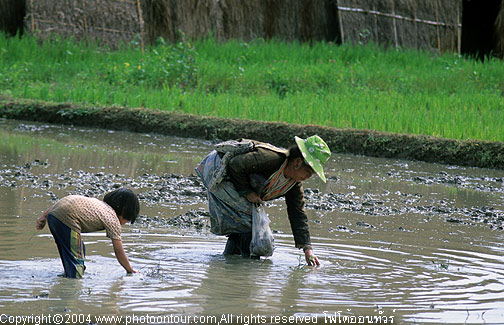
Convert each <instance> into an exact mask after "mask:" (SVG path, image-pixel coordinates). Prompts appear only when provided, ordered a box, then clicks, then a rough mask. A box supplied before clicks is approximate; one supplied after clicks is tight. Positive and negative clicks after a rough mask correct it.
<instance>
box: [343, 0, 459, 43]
mask: <svg viewBox="0 0 504 325" xmlns="http://www.w3.org/2000/svg"><path fill="white" fill-rule="evenodd" d="M337 10H338V17H339V24H340V33H341V36H342V41H343V42H351V43H361V44H362V43H367V42H370V41H372V42H375V43H379V44H385V45H387V46H395V47H402V48H415V49H420V50H427V51H435V52H446V51H460V33H461V28H462V26H461V14H462V0H425V1H416V0H376V1H367V0H338V1H337Z"/></svg>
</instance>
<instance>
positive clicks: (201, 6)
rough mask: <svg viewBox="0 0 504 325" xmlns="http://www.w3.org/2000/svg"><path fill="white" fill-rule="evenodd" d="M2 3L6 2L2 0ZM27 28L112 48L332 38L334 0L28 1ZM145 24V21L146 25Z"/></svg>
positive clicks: (34, 31) (46, 34)
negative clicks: (182, 39) (183, 41)
mask: <svg viewBox="0 0 504 325" xmlns="http://www.w3.org/2000/svg"><path fill="white" fill-rule="evenodd" d="M1 1H6V0H1ZM26 4H27V15H26V18H25V29H27V30H28V31H30V32H32V33H38V34H39V36H40V37H42V38H46V37H48V36H49V35H51V34H52V33H56V34H59V35H62V36H64V37H68V36H73V37H75V38H76V39H78V40H99V41H100V42H102V43H105V44H108V45H112V46H115V45H117V43H118V42H121V41H122V42H129V41H131V40H133V39H135V38H138V40H139V41H145V42H146V43H152V42H153V41H155V40H156V39H157V38H159V37H163V38H164V39H166V40H168V41H176V40H178V38H179V36H180V33H179V31H182V32H184V34H185V35H187V36H188V37H191V38H201V37H206V36H208V35H209V34H210V33H213V35H214V36H215V38H216V39H218V40H228V39H242V40H245V41H250V40H253V39H256V38H266V39H267V38H272V37H276V38H281V39H285V40H288V41H292V40H301V41H313V40H329V41H334V40H335V38H336V31H337V28H336V27H335V25H334V24H335V23H334V19H335V9H334V8H335V6H334V5H333V2H332V0H313V1H300V0H248V1H236V0H58V1H53V0H26ZM144 22H145V24H144Z"/></svg>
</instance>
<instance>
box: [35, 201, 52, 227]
mask: <svg viewBox="0 0 504 325" xmlns="http://www.w3.org/2000/svg"><path fill="white" fill-rule="evenodd" d="M51 208H52V206H51V207H50V208H48V209H47V210H46V211H45V212H44V213H43V214H42V215H41V216H40V217H38V218H37V224H36V226H35V228H37V230H41V229H43V228H44V227H45V225H46V222H47V215H48V214H49V211H50V210H51Z"/></svg>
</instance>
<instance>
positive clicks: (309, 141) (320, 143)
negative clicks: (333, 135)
mask: <svg viewBox="0 0 504 325" xmlns="http://www.w3.org/2000/svg"><path fill="white" fill-rule="evenodd" d="M294 139H295V140H296V143H297V146H298V147H299V150H301V154H302V155H303V158H304V160H305V162H306V163H307V164H308V165H309V166H310V167H311V168H312V169H313V170H314V171H315V173H317V175H318V176H319V177H320V179H322V181H324V183H325V182H326V181H327V180H326V177H325V175H324V168H323V167H322V165H323V164H325V163H326V161H327V160H329V157H331V150H330V149H329V147H328V146H327V144H326V143H325V142H324V140H322V138H321V137H319V136H318V135H312V136H311V137H308V138H306V139H301V138H300V137H297V136H295V137H294Z"/></svg>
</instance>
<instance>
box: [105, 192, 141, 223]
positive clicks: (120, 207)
mask: <svg viewBox="0 0 504 325" xmlns="http://www.w3.org/2000/svg"><path fill="white" fill-rule="evenodd" d="M103 202H105V203H107V204H108V205H110V206H111V207H112V209H114V211H115V213H116V214H117V215H118V216H121V217H123V218H124V219H125V220H128V221H131V223H134V222H135V219H136V218H137V217H138V213H139V212H140V203H139V202H138V197H137V196H136V194H135V193H133V191H132V190H130V189H127V188H119V189H117V190H115V191H112V192H109V193H107V194H105V197H104V198H103Z"/></svg>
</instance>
